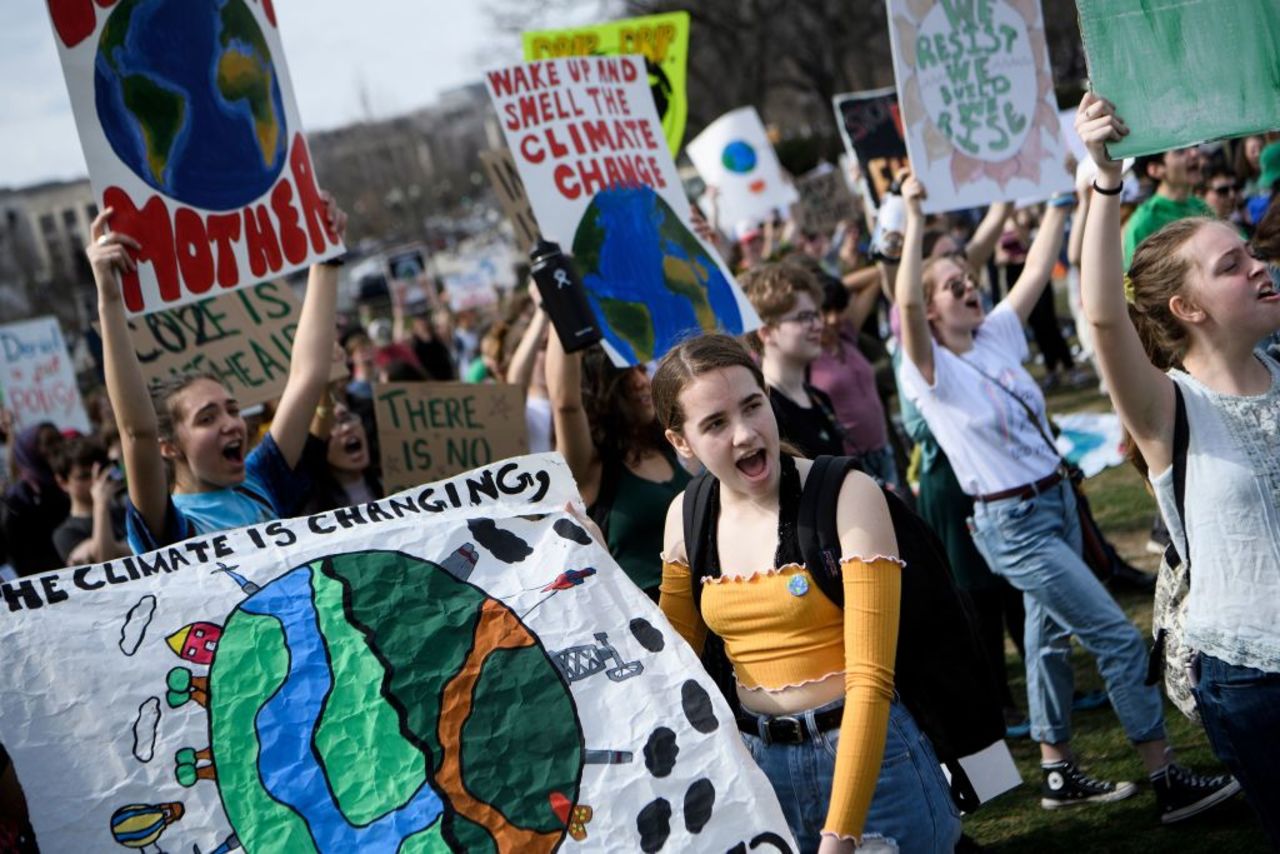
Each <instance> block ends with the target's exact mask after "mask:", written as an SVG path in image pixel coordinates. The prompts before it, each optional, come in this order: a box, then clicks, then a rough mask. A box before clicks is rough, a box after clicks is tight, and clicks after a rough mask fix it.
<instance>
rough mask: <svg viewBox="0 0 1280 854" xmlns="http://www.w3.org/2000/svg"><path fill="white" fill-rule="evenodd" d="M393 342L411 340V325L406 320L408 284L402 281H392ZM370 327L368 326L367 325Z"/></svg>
mask: <svg viewBox="0 0 1280 854" xmlns="http://www.w3.org/2000/svg"><path fill="white" fill-rule="evenodd" d="M390 290H391V340H392V341H405V340H407V339H408V338H409V323H408V321H407V320H406V319H405V311H404V303H405V299H406V296H405V292H406V291H408V290H409V286H408V284H406V283H405V282H404V281H403V280H401V279H392V280H391V288H390ZM365 326H368V324H365Z"/></svg>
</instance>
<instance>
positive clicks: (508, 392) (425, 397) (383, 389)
mask: <svg viewBox="0 0 1280 854" xmlns="http://www.w3.org/2000/svg"><path fill="white" fill-rule="evenodd" d="M373 401H374V408H373V414H374V419H375V421H377V424H378V443H379V445H380V446H381V450H382V480H383V484H384V485H385V486H386V488H387V491H388V492H390V491H394V490H398V489H404V488H406V487H410V486H417V485H418V484H420V483H426V482H427V481H430V480H435V479H437V478H442V477H449V476H450V475H454V474H457V473H458V472H460V471H466V470H467V469H469V468H474V467H476V466H481V465H486V464H488V463H491V462H494V461H496V460H503V459H506V458H508V457H517V456H520V455H521V454H525V453H528V451H529V440H528V438H527V436H526V431H525V420H524V392H523V391H522V390H521V389H520V387H519V386H515V385H506V384H498V383H480V384H476V383H420V382H412V383H385V384H379V385H376V386H374V389H373Z"/></svg>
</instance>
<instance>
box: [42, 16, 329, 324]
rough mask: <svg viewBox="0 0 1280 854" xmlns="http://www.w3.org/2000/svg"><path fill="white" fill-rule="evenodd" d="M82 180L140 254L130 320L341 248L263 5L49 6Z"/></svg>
mask: <svg viewBox="0 0 1280 854" xmlns="http://www.w3.org/2000/svg"><path fill="white" fill-rule="evenodd" d="M49 12H50V15H51V16H52V18H53V29H54V33H55V35H56V41H57V44H58V53H59V55H60V56H61V58H62V70H63V72H64V74H65V76H66V81H67V91H68V92H69V93H70V95H71V106H72V109H73V111H74V113H75V117H76V127H77V129H78V130H79V132H80V144H81V146H82V147H83V148H84V156H85V161H86V162H87V163H88V165H89V179H90V181H91V182H92V183H93V188H94V192H95V193H96V194H97V196H98V198H99V199H100V201H101V206H102V208H103V209H106V208H112V209H114V211H115V214H114V216H113V217H112V219H111V224H110V227H111V229H112V230H113V231H118V232H121V233H124V234H128V235H130V236H132V237H133V238H134V239H136V240H137V241H138V242H139V243H140V244H141V246H142V249H141V250H140V251H139V252H137V253H136V258H137V261H138V269H137V270H136V271H131V272H129V273H126V274H125V275H124V278H123V286H124V288H123V289H124V300H125V308H126V310H127V311H128V313H129V314H131V315H137V314H144V313H146V312H148V311H156V310H157V309H161V308H173V307H174V306H178V305H182V304H184V303H188V302H192V301H194V300H197V299H200V298H202V297H206V296H211V295H213V294H214V293H216V292H217V291H220V290H226V289H231V288H238V287H242V286H244V285H250V284H254V283H256V282H261V281H263V280H265V279H268V278H274V277H276V276H281V275H284V274H286V273H290V272H292V271H294V270H298V269H300V268H302V267H305V266H307V265H308V264H311V263H312V262H314V261H318V260H321V259H324V258H329V257H333V256H335V255H338V254H340V253H341V252H342V245H341V244H340V243H339V242H338V241H337V240H335V238H334V237H333V235H331V234H330V233H329V232H328V230H327V229H326V228H325V224H324V212H325V206H324V202H323V200H322V199H321V196H320V191H319V189H318V187H317V186H316V179H315V175H314V174H313V173H312V169H311V156H310V154H309V153H308V151H307V143H306V140H305V139H304V138H303V136H302V121H301V118H300V116H299V114H298V108H297V105H296V104H295V103H294V99H293V89H292V87H291V85H290V82H289V72H288V69H287V68H286V67H285V64H284V47H283V45H282V43H281V40H280V33H279V31H278V30H277V28H276V16H275V11H274V7H273V6H272V3H271V0H261V2H259V0H119V2H116V0H97V2H96V3H90V2H84V0H81V1H80V2H50V3H49Z"/></svg>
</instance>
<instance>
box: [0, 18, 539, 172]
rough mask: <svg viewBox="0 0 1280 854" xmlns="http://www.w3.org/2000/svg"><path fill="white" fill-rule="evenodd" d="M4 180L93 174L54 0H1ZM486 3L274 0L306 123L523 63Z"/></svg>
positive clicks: (391, 108) (395, 105)
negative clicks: (56, 29) (60, 46)
mask: <svg viewBox="0 0 1280 854" xmlns="http://www.w3.org/2000/svg"><path fill="white" fill-rule="evenodd" d="M0 2H3V5H4V7H5V8H4V18H3V20H4V26H3V27H0V81H3V82H0V187H6V186H8V187H13V186H22V185H24V184H31V183H34V182H37V181H43V180H46V179H57V178H76V177H81V176H83V175H85V174H86V170H85V164H84V156H83V155H82V154H81V152H80V139H79V137H78V136H77V135H76V128H75V122H74V121H73V119H72V117H71V102H70V100H69V99H68V97H67V89H66V84H65V83H64V82H63V78H62V68H61V66H60V64H59V62H58V52H57V48H56V47H55V46H54V35H53V28H52V25H51V24H50V23H49V17H48V12H47V10H46V0H0ZM480 5H481V4H480V3H479V2H478V0H275V8H276V15H277V19H278V20H279V23H280V31H281V33H282V35H283V38H284V43H285V49H286V51H287V52H288V64H289V72H290V76H291V77H292V78H293V85H294V91H295V95H296V97H297V99H298V109H299V110H300V111H301V112H302V121H303V123H304V124H305V126H306V127H307V128H308V129H312V130H318V129H323V128H331V127H335V126H338V125H342V124H346V123H348V122H351V121H354V120H356V119H359V118H362V117H363V115H364V109H363V107H362V105H361V101H362V99H361V90H362V88H363V89H364V91H366V92H367V93H368V101H369V103H370V106H371V107H372V110H373V114H374V116H375V117H385V116H392V115H396V114H399V113H403V112H407V111H409V110H412V109H414V108H416V107H420V106H423V105H426V104H428V103H430V102H432V101H433V100H435V97H436V96H437V95H438V94H439V93H440V92H441V91H444V90H446V89H450V88H452V87H454V86H460V85H463V84H466V83H469V82H473V81H478V80H479V79H480V70H481V69H482V68H486V67H490V66H494V65H499V64H501V63H503V62H506V61H518V60H519V42H518V39H515V38H512V37H506V38H501V39H495V38H493V37H491V35H490V33H489V29H490V26H489V23H488V21H487V19H486V18H485V17H484V14H483V12H482V11H481V10H480V8H479V7H480Z"/></svg>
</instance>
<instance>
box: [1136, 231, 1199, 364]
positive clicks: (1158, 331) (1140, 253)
mask: <svg viewBox="0 0 1280 854" xmlns="http://www.w3.org/2000/svg"><path fill="white" fill-rule="evenodd" d="M1213 222H1216V220H1212V219H1208V218H1206V217H1188V218H1187V219H1180V220H1177V221H1176V222H1171V223H1169V224H1168V225H1166V226H1165V227H1164V228H1162V229H1160V230H1159V231H1157V232H1156V233H1155V234H1153V235H1151V236H1150V237H1148V238H1147V239H1146V240H1144V241H1142V243H1141V244H1139V246H1138V248H1137V250H1136V251H1135V252H1134V253H1133V263H1132V264H1131V265H1130V266H1129V293H1128V294H1127V295H1126V296H1127V297H1128V300H1129V318H1130V319H1131V320H1132V321H1133V325H1134V328H1136V329H1137V330H1138V337H1139V338H1141V339H1142V347H1143V349H1145V350H1146V351H1147V358H1149V359H1150V360H1151V364H1153V365H1155V366H1156V367H1157V368H1159V369H1160V370H1162V371H1167V370H1169V369H1170V368H1180V367H1181V366H1182V358H1183V356H1185V355H1186V354H1187V345H1188V344H1189V343H1190V339H1189V338H1188V336H1187V329H1186V327H1185V326H1183V325H1182V322H1181V321H1179V320H1178V319H1177V318H1176V317H1174V314H1173V310H1172V309H1170V308H1169V301H1170V300H1171V299H1173V297H1175V296H1177V295H1179V294H1181V293H1183V292H1184V288H1185V287H1186V284H1187V278H1188V276H1189V275H1190V273H1191V268H1192V265H1193V264H1194V261H1193V260H1192V259H1191V258H1188V257H1187V255H1186V253H1184V252H1183V251H1182V248H1183V247H1184V246H1185V245H1186V243H1187V241H1189V240H1190V239H1191V238H1192V237H1194V236H1195V234H1196V232H1198V231H1199V230H1200V229H1201V228H1203V227H1204V226H1206V225H1209V224H1211V223H1213Z"/></svg>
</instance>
